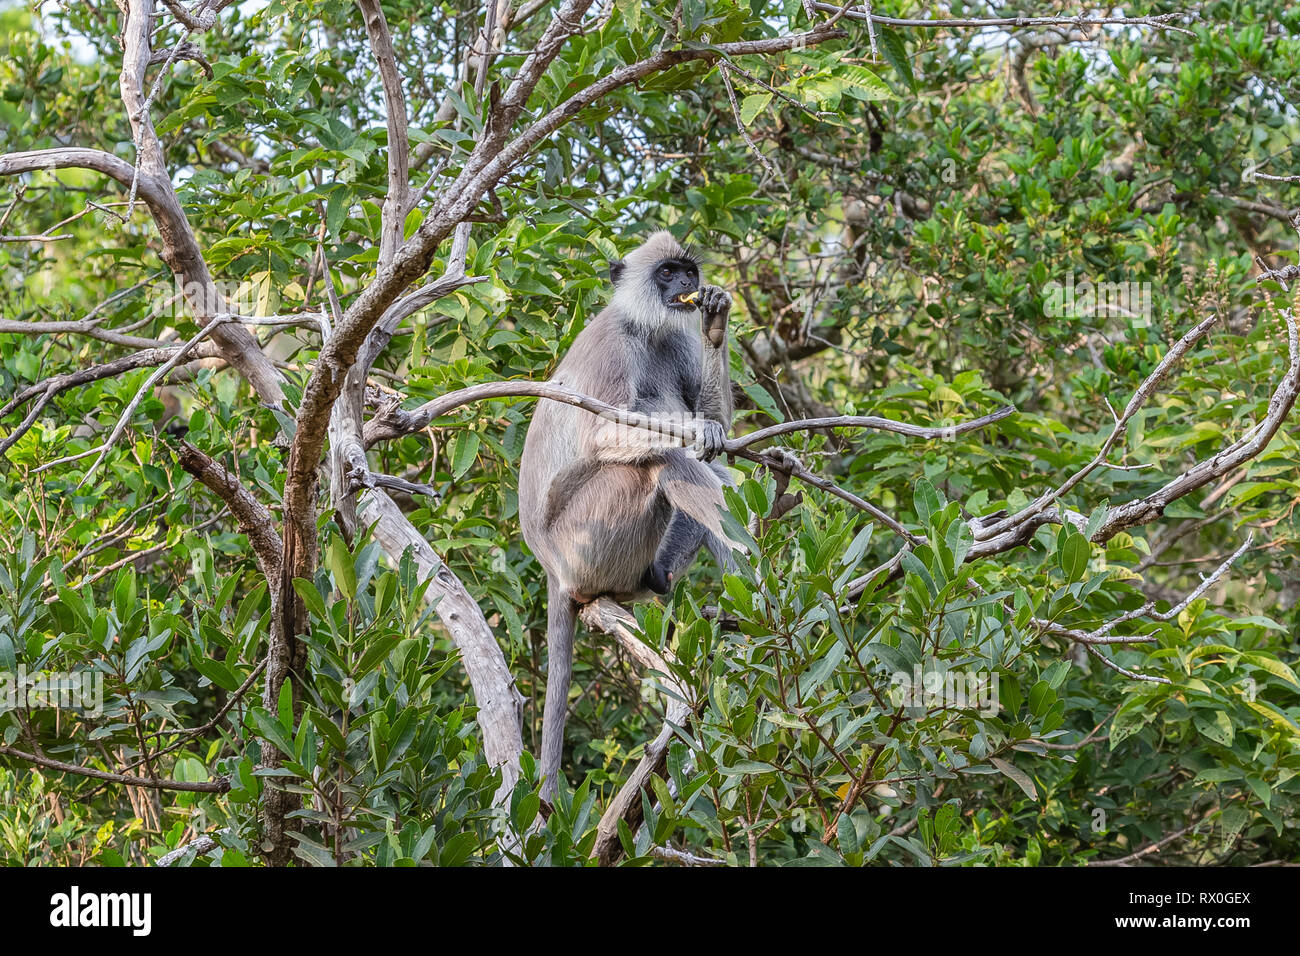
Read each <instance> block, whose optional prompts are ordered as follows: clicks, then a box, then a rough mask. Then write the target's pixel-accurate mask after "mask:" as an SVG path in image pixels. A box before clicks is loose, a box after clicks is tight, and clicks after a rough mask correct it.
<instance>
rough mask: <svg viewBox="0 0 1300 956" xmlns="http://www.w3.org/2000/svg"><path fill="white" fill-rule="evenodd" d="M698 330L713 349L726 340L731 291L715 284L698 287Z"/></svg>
mask: <svg viewBox="0 0 1300 956" xmlns="http://www.w3.org/2000/svg"><path fill="white" fill-rule="evenodd" d="M699 295H700V297H699V300H698V303H699V307H700V331H702V332H703V333H704V338H705V339H706V340H707V341H708V343H709V344H710V345H712V346H713V347H714V348H715V349H716V348H720V347H721V346H722V343H723V342H725V341H727V316H728V315H730V313H731V293H730V292H728V291H727V290H726V289H723V288H720V287H718V286H716V285H706V286H704V287H703V288H702V289H700V293H699Z"/></svg>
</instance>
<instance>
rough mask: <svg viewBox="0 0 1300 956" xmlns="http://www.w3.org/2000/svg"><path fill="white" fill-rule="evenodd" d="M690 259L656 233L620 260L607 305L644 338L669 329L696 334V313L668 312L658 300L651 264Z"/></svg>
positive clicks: (665, 236) (669, 238) (667, 236)
mask: <svg viewBox="0 0 1300 956" xmlns="http://www.w3.org/2000/svg"><path fill="white" fill-rule="evenodd" d="M678 258H693V257H692V256H691V255H690V254H689V253H688V252H687V250H685V249H683V248H682V247H681V245H680V244H679V243H678V242H677V240H676V239H674V238H673V236H672V233H670V232H666V231H660V232H656V233H654V234H653V235H651V236H650V237H649V238H648V239H646V241H645V242H643V243H642V244H641V245H640V246H639V247H637V248H636V249H634V250H633V251H632V252H630V253H628V254H627V256H626V257H625V258H624V259H623V267H624V268H623V275H622V277H621V278H620V279H619V281H618V284H617V285H615V286H614V297H613V298H612V299H611V300H610V304H611V305H613V306H614V307H615V308H617V309H618V311H619V313H620V314H621V315H622V316H623V318H624V319H625V320H626V321H627V322H629V323H630V324H631V325H633V326H635V327H636V328H637V329H638V330H640V331H641V332H642V334H644V335H646V336H647V337H650V336H653V335H655V334H659V333H663V332H666V331H669V330H672V329H678V330H681V331H683V332H694V333H696V334H697V335H698V334H699V332H700V319H699V312H698V310H695V309H691V310H689V311H688V310H685V309H670V308H668V307H667V306H666V305H664V304H663V301H662V300H661V299H660V297H659V288H658V287H657V286H656V285H655V283H654V267H655V264H656V263H658V262H661V261H662V260H664V259H678Z"/></svg>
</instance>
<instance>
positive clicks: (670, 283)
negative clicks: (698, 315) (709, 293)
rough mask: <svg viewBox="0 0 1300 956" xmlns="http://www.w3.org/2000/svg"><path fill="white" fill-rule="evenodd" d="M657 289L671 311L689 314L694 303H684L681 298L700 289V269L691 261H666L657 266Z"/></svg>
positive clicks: (655, 278) (655, 277)
mask: <svg viewBox="0 0 1300 956" xmlns="http://www.w3.org/2000/svg"><path fill="white" fill-rule="evenodd" d="M654 280H655V287H656V288H657V289H658V290H659V296H660V299H661V300H662V301H663V304H664V305H666V306H667V307H668V308H670V309H674V310H677V311H681V312H689V311H691V310H692V309H694V308H695V304H694V303H692V302H682V301H681V297H682V296H683V295H687V294H689V293H691V292H698V291H699V288H700V269H699V266H697V265H696V264H695V263H694V262H691V260H689V259H664V260H663V261H662V262H660V263H658V264H657V265H656V266H655V271H654Z"/></svg>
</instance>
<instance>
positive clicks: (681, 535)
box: [641, 511, 712, 594]
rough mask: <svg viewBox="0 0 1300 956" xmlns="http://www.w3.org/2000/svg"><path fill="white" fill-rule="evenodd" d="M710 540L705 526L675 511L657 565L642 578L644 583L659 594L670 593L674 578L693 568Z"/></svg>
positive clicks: (661, 546)
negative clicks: (705, 544)
mask: <svg viewBox="0 0 1300 956" xmlns="http://www.w3.org/2000/svg"><path fill="white" fill-rule="evenodd" d="M710 537H712V535H710V534H709V532H708V530H707V529H706V528H705V527H704V525H702V524H700V523H699V522H698V521H696V520H695V519H694V518H692V517H691V516H690V515H688V514H687V513H686V512H684V511H674V512H673V517H672V520H671V521H669V522H668V530H667V531H666V532H664V538H663V540H662V541H661V542H659V551H658V553H656V554H655V559H654V562H653V563H652V564H651V565H650V567H648V568H646V572H645V574H644V575H642V577H641V584H642V585H643V586H644V587H646V588H648V589H649V590H651V591H654V592H655V594H667V593H668V591H669V590H670V589H671V588H672V586H673V579H674V578H676V577H677V575H678V574H679V573H681V572H682V571H684V570H685V569H686V568H688V567H689V566H690V564H691V562H692V561H694V560H695V555H696V554H698V553H699V550H700V546H701V545H703V544H704V540H705V538H710Z"/></svg>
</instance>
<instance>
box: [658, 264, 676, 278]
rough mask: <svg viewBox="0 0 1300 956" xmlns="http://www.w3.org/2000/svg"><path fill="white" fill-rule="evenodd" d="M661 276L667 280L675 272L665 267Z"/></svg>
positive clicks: (661, 271)
mask: <svg viewBox="0 0 1300 956" xmlns="http://www.w3.org/2000/svg"><path fill="white" fill-rule="evenodd" d="M659 274H660V275H661V276H663V277H664V278H665V279H667V278H668V277H669V276H671V275H672V274H673V270H672V269H669V268H668V267H667V266H664V267H663V268H662V269H660V270H659Z"/></svg>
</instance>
